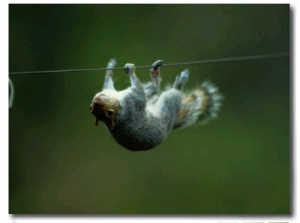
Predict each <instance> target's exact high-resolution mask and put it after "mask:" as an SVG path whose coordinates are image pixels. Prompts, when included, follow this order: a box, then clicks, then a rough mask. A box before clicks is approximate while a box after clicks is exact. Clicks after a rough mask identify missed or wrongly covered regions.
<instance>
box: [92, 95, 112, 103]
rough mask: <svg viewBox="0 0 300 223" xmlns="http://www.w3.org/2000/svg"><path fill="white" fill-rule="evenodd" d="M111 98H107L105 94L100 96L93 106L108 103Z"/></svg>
mask: <svg viewBox="0 0 300 223" xmlns="http://www.w3.org/2000/svg"><path fill="white" fill-rule="evenodd" d="M108 99H109V97H108V96H106V95H105V94H99V95H97V96H96V97H95V98H94V99H93V104H98V105H101V104H104V103H106V102H107V101H108Z"/></svg>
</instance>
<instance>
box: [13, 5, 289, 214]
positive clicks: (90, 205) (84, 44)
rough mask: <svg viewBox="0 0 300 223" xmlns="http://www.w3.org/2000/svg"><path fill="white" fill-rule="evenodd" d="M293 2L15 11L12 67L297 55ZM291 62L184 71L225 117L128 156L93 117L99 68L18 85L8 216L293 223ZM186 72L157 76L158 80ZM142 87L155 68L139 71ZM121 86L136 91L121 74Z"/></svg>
mask: <svg viewBox="0 0 300 223" xmlns="http://www.w3.org/2000/svg"><path fill="white" fill-rule="evenodd" d="M289 27H290V9H289V5H280V4H277V5H270V4H269V5H231V4H227V5H200V4H199V5H182V4H181V5H172V4H168V5H155V4H152V5H147V4H144V5H131V4H128V5H101V4H99V5H47V4H43V5H30V4H27V5H18V4H10V5H9V70H10V71H27V70H55V69H69V68H72V69H73V68H74V69H75V68H97V67H105V66H106V64H107V62H108V60H109V59H110V58H116V59H117V62H118V66H123V65H124V64H125V63H127V62H132V63H135V64H136V65H150V64H152V62H154V61H155V60H156V59H164V60H165V61H166V63H168V62H170V63H173V62H184V61H194V60H201V59H213V58H225V57H233V56H249V55H257V54H267V53H279V52H289V46H290V42H289V40H290V36H289V33H290V30H289ZM289 65H290V61H289V58H280V59H271V60H270V59H269V60H268V59H265V60H259V61H244V62H232V63H224V64H223V63H222V64H207V65H201V66H190V67H188V68H189V69H190V72H191V76H190V80H189V83H188V84H187V86H186V89H189V88H192V87H193V86H195V85H196V84H197V83H201V81H203V80H207V79H209V80H211V81H213V82H214V83H215V84H216V85H217V86H219V88H220V90H221V92H222V93H223V94H224V96H225V101H224V105H223V107H222V110H221V112H220V115H219V117H218V119H216V120H214V121H213V122H211V123H209V124H208V125H204V126H201V125H193V126H191V127H189V128H186V129H182V130H176V131H173V132H172V133H171V135H170V136H169V137H168V138H167V139H166V140H165V141H164V142H163V143H162V144H161V145H159V146H158V147H157V148H155V149H153V150H150V151H146V152H131V151H127V150H125V149H124V148H122V147H120V146H119V145H118V144H117V143H116V142H115V141H114V140H113V139H112V137H111V136H110V135H109V134H108V133H107V132H106V130H105V129H104V127H103V126H100V127H98V128H96V127H95V125H94V118H93V116H92V115H91V114H90V112H89V106H90V102H91V99H92V97H93V95H94V94H95V93H96V92H97V91H99V90H100V89H101V88H102V84H103V79H104V75H103V72H101V73H100V72H79V73H67V74H66V73H64V74H63V73H57V74H39V75H30V74H28V75H11V79H12V81H13V82H14V84H15V90H16V92H15V101H14V105H13V108H11V109H10V110H9V209H10V210H9V212H10V213H15V214H36V213H41V214H60V213H64V214H75V213H78V214H98V213H104V214H289V213H290V210H291V207H290V204H291V203H292V201H291V200H290V199H291V197H292V196H291V191H290V188H291V185H290V182H291V181H290V174H291V172H290V166H291V160H290V157H291V151H290V146H291V145H290V129H291V127H290V68H289ZM184 68H186V67H166V68H162V72H163V73H162V75H163V84H166V83H171V82H173V81H174V79H175V75H176V74H178V73H180V71H181V70H182V69H184ZM137 75H138V76H139V78H140V79H141V80H142V81H144V82H145V81H147V80H148V79H149V74H148V71H147V70H137ZM114 80H115V83H116V87H117V88H118V89H124V88H125V87H127V86H128V85H129V80H128V79H127V77H126V75H125V74H124V72H123V71H115V74H114Z"/></svg>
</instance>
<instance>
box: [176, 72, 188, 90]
mask: <svg viewBox="0 0 300 223" xmlns="http://www.w3.org/2000/svg"><path fill="white" fill-rule="evenodd" d="M188 78H189V70H188V69H185V70H184V71H182V72H181V73H180V76H177V77H176V80H175V83H174V88H175V89H177V90H179V91H181V90H182V89H183V87H184V85H185V84H186V83H187V81H188Z"/></svg>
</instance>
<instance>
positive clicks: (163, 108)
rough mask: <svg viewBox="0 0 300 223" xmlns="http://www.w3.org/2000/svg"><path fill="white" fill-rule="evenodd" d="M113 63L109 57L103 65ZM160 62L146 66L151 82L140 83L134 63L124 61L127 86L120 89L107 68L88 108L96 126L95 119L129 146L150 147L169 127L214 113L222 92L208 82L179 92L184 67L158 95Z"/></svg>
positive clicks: (184, 78)
mask: <svg viewBox="0 0 300 223" xmlns="http://www.w3.org/2000/svg"><path fill="white" fill-rule="evenodd" d="M115 65H116V61H115V60H114V59H111V60H110V61H109V63H108V66H107V69H110V68H113V67H114V66H115ZM162 65H163V61H162V60H158V61H156V62H154V63H153V65H152V68H151V69H150V78H151V82H149V83H148V84H141V82H140V81H139V79H138V78H137V76H136V74H135V66H134V64H130V63H128V64H126V65H125V67H124V70H125V72H126V74H127V75H128V76H129V78H130V82H131V87H129V88H127V89H125V90H122V91H117V90H115V88H114V84H113V80H112V75H113V73H112V70H107V71H106V75H105V81H104V85H103V90H102V91H101V92H99V93H97V94H96V95H95V96H94V98H93V100H92V104H91V107H90V110H91V112H92V114H93V115H94V116H95V117H96V121H95V124H96V126H98V123H99V121H101V122H103V123H104V124H105V126H106V127H107V129H108V130H109V132H110V133H111V135H112V136H113V137H114V139H115V140H116V141H117V142H118V143H119V144H120V145H122V146H123V147H125V148H127V149H129V150H132V151H140V150H149V149H152V148H154V147H156V146H157V145H159V144H160V143H161V142H162V141H163V140H164V139H166V138H167V136H168V135H169V133H170V132H171V130H172V129H176V128H182V127H186V126H189V125H191V124H193V123H195V122H196V121H199V122H202V123H203V122H206V121H207V120H209V119H211V118H214V117H216V115H217V112H218V110H219V108H220V106H221V99H222V95H221V94H220V93H219V91H218V89H217V88H216V87H215V86H214V85H213V84H211V83H209V82H204V83H202V85H201V86H199V87H198V88H196V89H194V90H193V91H191V92H190V93H188V94H186V93H184V92H182V90H183V87H184V85H185V84H186V82H187V80H188V76H189V71H188V70H187V69H186V70H184V71H182V72H181V74H180V76H177V77H176V80H175V83H174V85H173V88H171V89H169V90H167V91H164V92H163V93H162V94H160V95H159V96H158V95H157V93H158V91H159V87H160V83H161V77H160V66H162Z"/></svg>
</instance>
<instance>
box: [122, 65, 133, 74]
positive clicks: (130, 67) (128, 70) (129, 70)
mask: <svg viewBox="0 0 300 223" xmlns="http://www.w3.org/2000/svg"><path fill="white" fill-rule="evenodd" d="M124 71H125V73H126V74H128V75H130V74H132V73H134V71H135V66H134V64H133V63H127V64H125V66H124Z"/></svg>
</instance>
